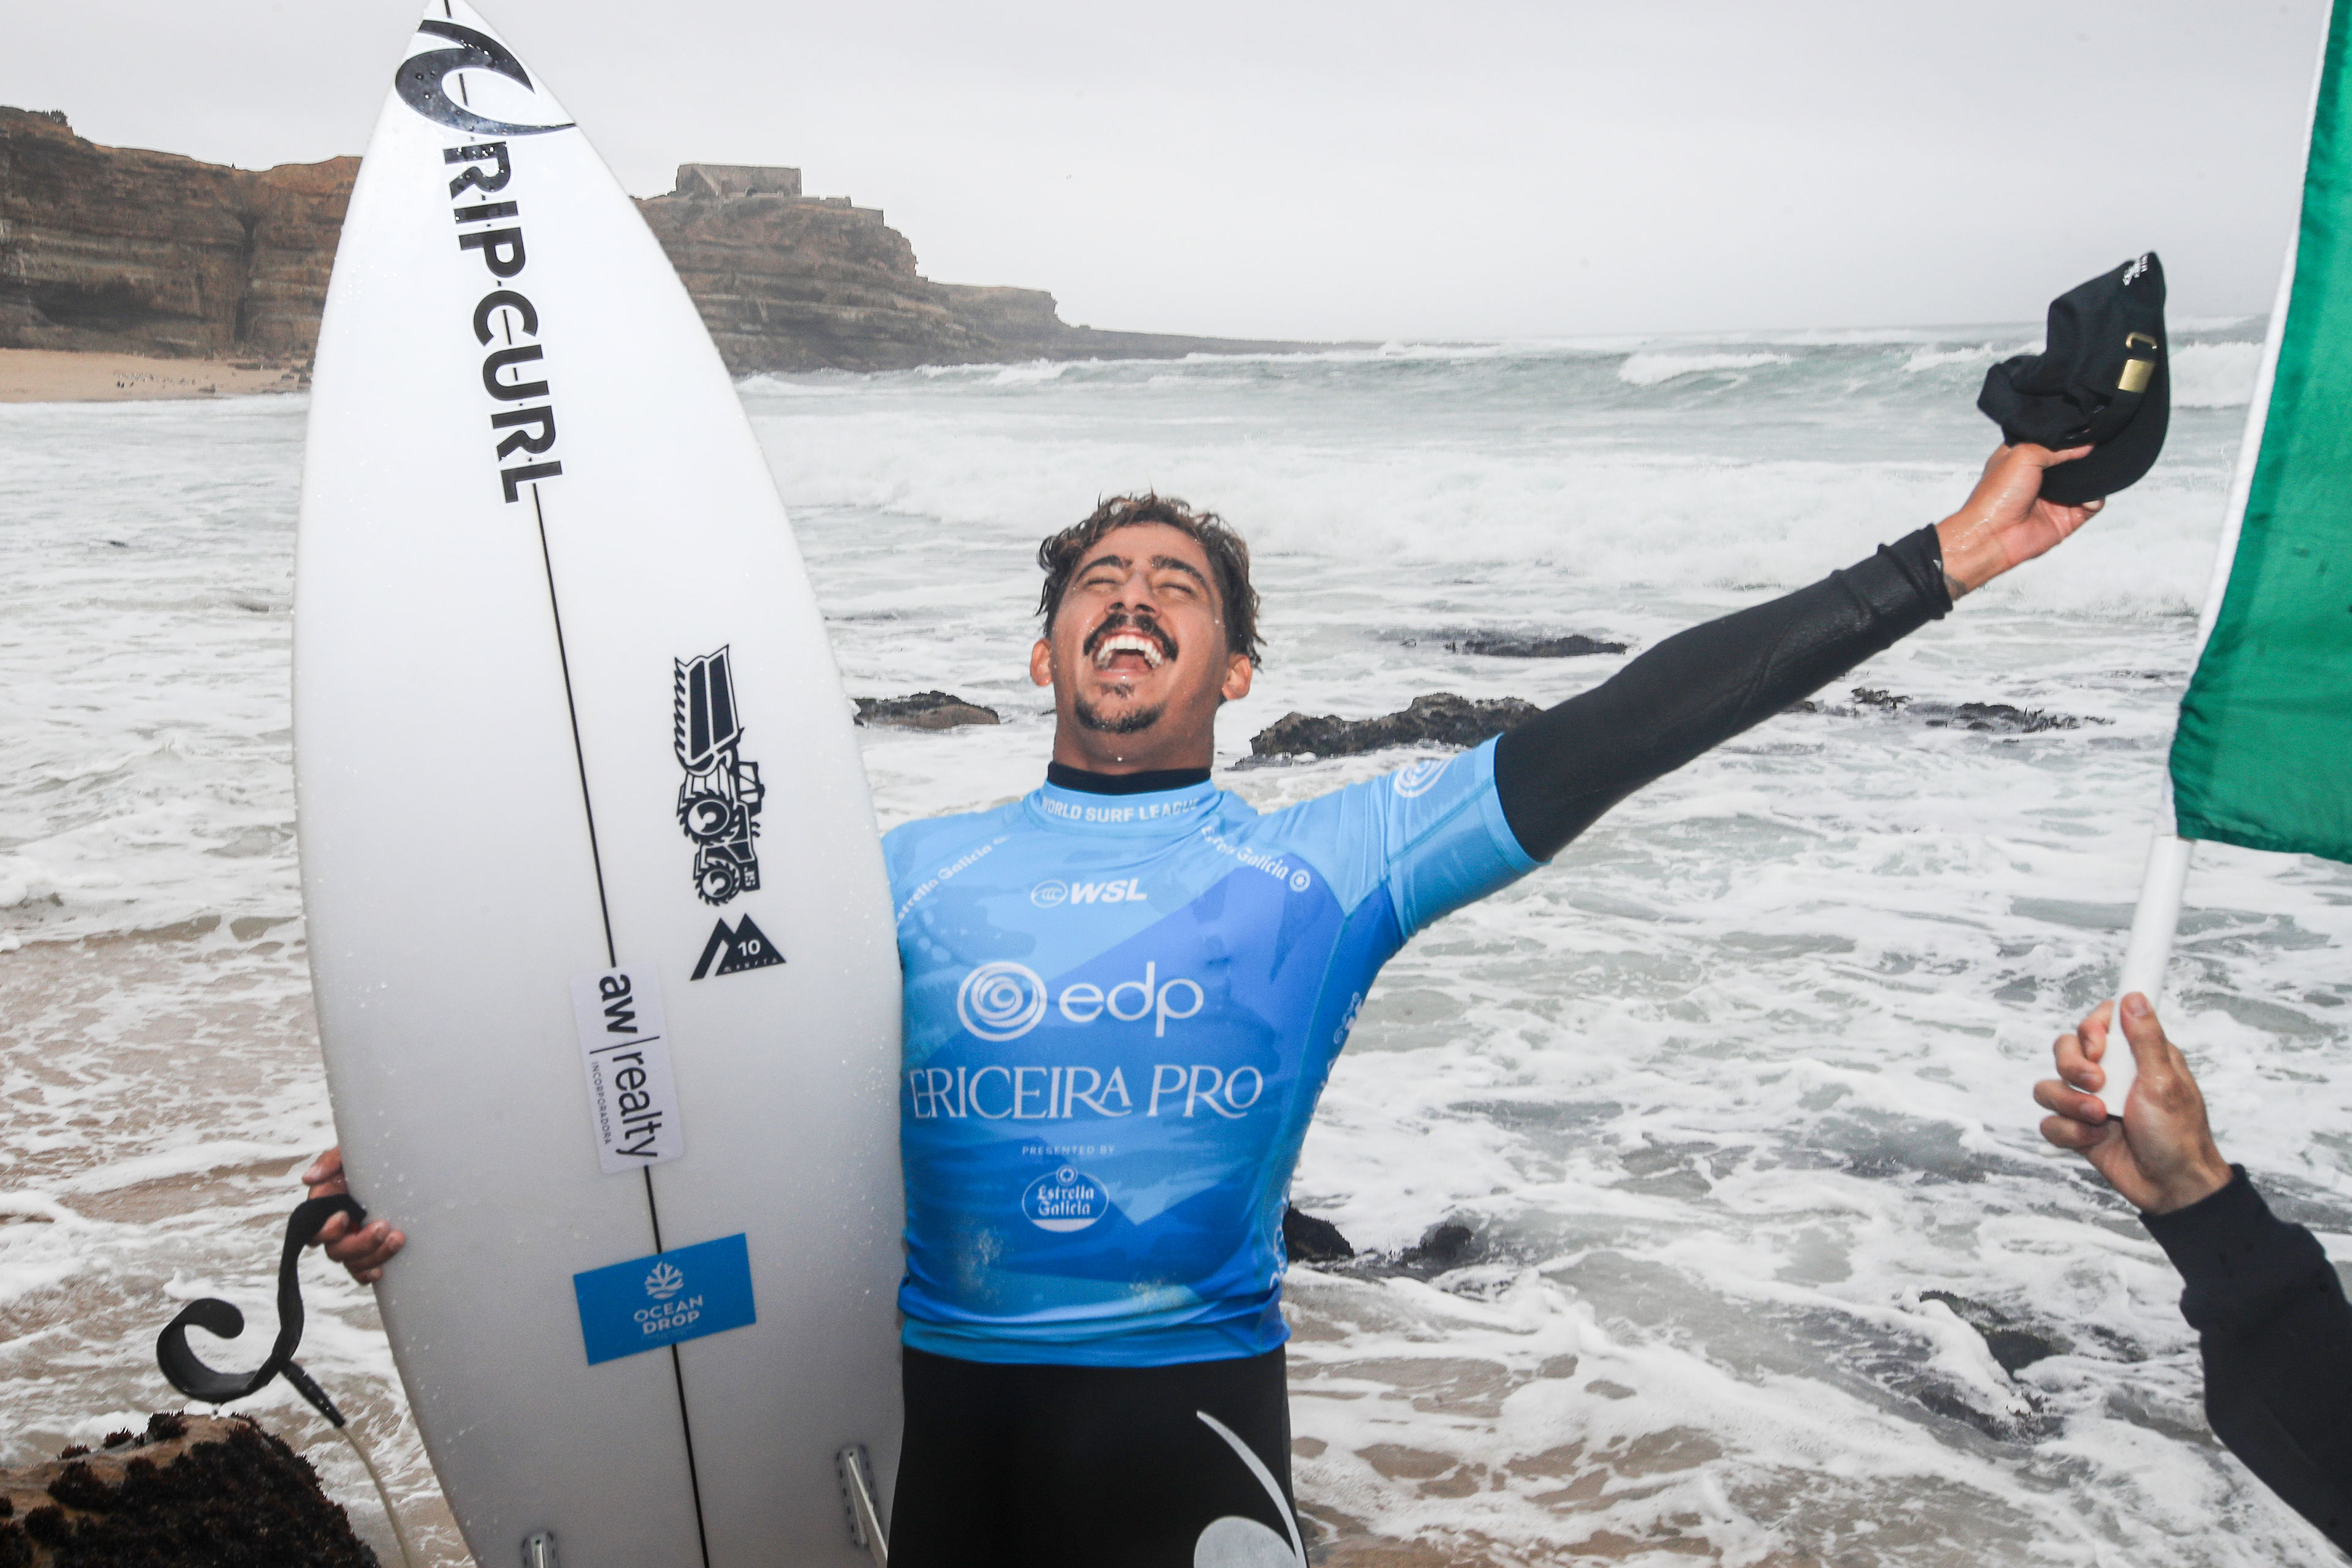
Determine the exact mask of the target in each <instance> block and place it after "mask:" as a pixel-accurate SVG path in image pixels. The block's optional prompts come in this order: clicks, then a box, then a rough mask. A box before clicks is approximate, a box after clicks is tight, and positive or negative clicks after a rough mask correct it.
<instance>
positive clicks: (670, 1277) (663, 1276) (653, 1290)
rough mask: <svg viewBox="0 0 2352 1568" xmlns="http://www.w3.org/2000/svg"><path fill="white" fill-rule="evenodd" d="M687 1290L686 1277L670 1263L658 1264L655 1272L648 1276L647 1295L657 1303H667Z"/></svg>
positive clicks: (655, 1266)
mask: <svg viewBox="0 0 2352 1568" xmlns="http://www.w3.org/2000/svg"><path fill="white" fill-rule="evenodd" d="M683 1289H686V1276H685V1275H683V1274H680V1273H679V1272H678V1271H677V1268H675V1267H674V1266H673V1265H671V1264H668V1263H656V1264H655V1265H654V1271H653V1272H652V1273H650V1274H648V1275H646V1295H648V1296H651V1297H653V1298H654V1299H655V1300H657V1301H667V1300H669V1299H670V1298H671V1297H672V1296H675V1295H677V1293H678V1292H679V1291H680V1290H683Z"/></svg>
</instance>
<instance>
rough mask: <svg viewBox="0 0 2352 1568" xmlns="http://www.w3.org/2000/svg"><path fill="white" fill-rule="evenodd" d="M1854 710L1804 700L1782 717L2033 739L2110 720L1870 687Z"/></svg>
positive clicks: (1856, 696) (1860, 691)
mask: <svg viewBox="0 0 2352 1568" xmlns="http://www.w3.org/2000/svg"><path fill="white" fill-rule="evenodd" d="M1853 700H1854V704H1855V706H1853V707H1852V708H1843V707H1840V706H1838V705H1837V704H1836V703H1833V702H1816V701H1814V700H1811V699H1810V698H1808V699H1807V700H1804V701H1802V702H1791V703H1790V704H1789V706H1788V707H1786V708H1784V709H1782V710H1781V711H1782V712H1784V713H1825V714H1828V715H1830V716H1832V717H1833V718H1840V719H1851V718H1854V717H1856V716H1858V715H1860V714H1862V713H1864V712H1875V713H1891V714H1896V715H1899V716H1900V717H1902V718H1905V719H1909V720H1913V721H1916V722H1918V723H1920V724H1922V725H1924V726H1926V727H1927V729H1930V730H1975V731H1988V732H1991V733H1996V734H2005V735H2034V734H2039V733H2041V732H2042V731H2044V730H2079V729H2081V728H2082V727H2083V726H2084V725H2085V724H2112V723H2114V722H2115V721H2114V720H2112V719H2096V718H2094V719H2078V718H2076V717H2075V716H2074V715H2073V714H2071V713H2045V712H2043V711H2042V710H2041V709H2039V708H2016V707H2012V706H2011V705H2010V704H2009V703H2006V702H1923V701H1920V700H1917V699H1916V698H1910V697H1906V696H1904V695H1902V694H1901V693H1900V692H1894V691H1882V690H1880V689H1878V688H1876V687H1873V686H1857V687H1855V688H1854V689H1853Z"/></svg>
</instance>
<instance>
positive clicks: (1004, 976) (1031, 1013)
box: [956, 960, 1045, 1040]
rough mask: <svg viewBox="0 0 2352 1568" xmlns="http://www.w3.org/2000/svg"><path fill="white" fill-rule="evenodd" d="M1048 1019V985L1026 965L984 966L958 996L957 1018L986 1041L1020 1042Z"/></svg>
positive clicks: (965, 981)
mask: <svg viewBox="0 0 2352 1568" xmlns="http://www.w3.org/2000/svg"><path fill="white" fill-rule="evenodd" d="M956 1016H957V1017H959V1018H961V1019H962V1020H963V1026H964V1027H965V1028H967V1029H969V1030H971V1032H972V1033H973V1034H974V1035H976V1036H978V1037H980V1038H982V1039H983V1040H1017V1039H1019V1038H1020V1037H1022V1036H1024V1035H1025V1034H1027V1033H1028V1032H1029V1031H1030V1030H1032V1029H1034V1028H1035V1027H1036V1026H1037V1021H1038V1020H1039V1019H1040V1018H1043V1017H1044V1016H1045V981H1043V980H1041V979H1039V978H1038V977H1037V972H1036V971H1035V970H1034V969H1032V968H1030V967H1029V966H1028V965H1027V964H1025V963H1013V962H1011V961H1010V960H1001V961H999V962H997V963H983V964H982V965H981V966H980V967H979V968H978V969H975V970H973V971H972V972H971V973H970V974H967V975H965V976H964V977H963V984H962V985H961V987H960V988H959V989H958V990H957V992H956Z"/></svg>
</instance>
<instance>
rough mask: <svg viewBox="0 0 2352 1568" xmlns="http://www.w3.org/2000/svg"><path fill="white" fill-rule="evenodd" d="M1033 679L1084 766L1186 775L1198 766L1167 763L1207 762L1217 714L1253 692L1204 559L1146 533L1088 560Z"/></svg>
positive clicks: (1176, 537)
mask: <svg viewBox="0 0 2352 1568" xmlns="http://www.w3.org/2000/svg"><path fill="white" fill-rule="evenodd" d="M1029 673H1030V676H1031V678H1032V679H1034V680H1035V681H1036V682H1037V684H1038V685H1040V686H1051V687H1053V688H1054V706H1055V713H1056V716H1057V717H1058V718H1059V719H1060V721H1061V723H1062V729H1063V732H1064V734H1065V735H1066V736H1067V737H1069V738H1070V739H1071V740H1073V741H1076V742H1078V743H1079V745H1080V747H1081V749H1083V750H1084V751H1085V752H1087V758H1088V760H1090V761H1092V762H1094V763H1097V765H1100V764H1103V763H1110V764H1113V765H1121V766H1129V767H1138V766H1177V767H1184V766H1197V765H1199V763H1197V762H1192V761H1189V760H1188V761H1184V762H1175V763H1170V762H1167V761H1165V760H1164V758H1165V755H1166V754H1167V753H1169V752H1171V748H1174V749H1176V750H1181V751H1182V752H1185V753H1187V754H1188V755H1189V753H1190V752H1192V751H1198V752H1200V753H1201V755H1200V758H1199V762H1205V761H1207V760H1208V753H1209V749H1210V743H1211V725H1212V724H1213V721H1214V720H1215V717H1216V710H1217V707H1218V705H1219V704H1220V703H1223V702H1226V701H1230V700H1234V699H1235V698H1238V697H1241V696H1244V695H1245V694H1246V693H1247V692H1248V690H1249V687H1250V676H1251V668H1250V661H1249V658H1248V657H1247V656H1246V655H1243V654H1234V653H1229V652H1228V651H1227V650H1226V647H1225V626H1224V617H1223V606H1222V605H1220V604H1219V603H1218V601H1217V592H1216V583H1215V579H1214V577H1213V575H1212V574H1211V570H1210V566H1209V558H1208V554H1207V552H1204V551H1203V550H1202V548H1201V546H1200V545H1199V543H1198V542H1195V541H1194V540H1193V539H1192V537H1191V536H1190V535H1189V534H1186V533H1185V532H1183V531H1181V529H1174V528H1171V527H1169V526H1168V525H1167V524H1165V523H1157V522H1150V523H1138V524H1136V525H1135V526H1133V527H1131V528H1121V529H1116V530H1114V531H1111V532H1109V533H1108V534H1105V535H1104V536H1103V537H1102V539H1101V540H1100V541H1099V542H1097V543H1096V545H1095V547H1094V548H1093V549H1092V550H1091V551H1089V552H1087V557H1086V559H1085V560H1084V561H1083V562H1081V563H1079V566H1078V569H1077V570H1076V572H1075V573H1073V574H1071V576H1070V584H1069V587H1068V589H1067V590H1066V592H1065V593H1064V595H1063V596H1062V603H1061V606H1060V608H1059V609H1058V610H1057V611H1056V612H1055V616H1054V624H1053V625H1052V626H1049V627H1047V628H1046V633H1045V637H1041V638H1039V639H1038V642H1037V646H1036V647H1035V648H1034V650H1032V652H1031V655H1030V659H1029ZM1061 751H1062V747H1061V746H1060V745H1059V744H1057V746H1056V748H1055V754H1056V755H1057V756H1059V755H1060V753H1061ZM1063 760H1064V761H1070V760H1072V759H1069V758H1064V759H1063Z"/></svg>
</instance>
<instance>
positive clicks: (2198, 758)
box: [2172, 0, 2352, 860]
mask: <svg viewBox="0 0 2352 1568" xmlns="http://www.w3.org/2000/svg"><path fill="white" fill-rule="evenodd" d="M2347 66H2352V0H2336V6H2335V15H2334V17H2333V19H2332V20H2331V22H2330V23H2329V25H2328V30H2327V44H2326V55H2325V56H2324V57H2323V58H2322V61H2321V65H2320V77H2319V92H2318V99H2317V102H2316V105H2315V109H2314V111H2313V119H2312V128H2311V153H2310V157H2309V161H2308V163H2306V164H2305V170H2304V184H2303V219H2302V224H2301V226H2300V228H2299V230H2298V234H2297V240H2296V245H2295V251H2294V263H2293V267H2294V274H2293V282H2292V285H2291V286H2290V288H2289V289H2288V290H2287V291H2286V295H2287V307H2286V310H2285V311H2284V314H2283V316H2282V317H2281V318H2280V319H2275V320H2273V321H2272V322H2271V337H2272V349H2271V354H2270V355H2266V356H2265V357H2266V359H2272V358H2273V356H2274V359H2273V363H2275V367H2276V368H2275V370H2274V371H2273V373H2272V374H2271V375H2270V376H2269V383H2270V384H2269V387H2268V390H2267V395H2266V396H2265V393H2264V388H2263V386H2262V384H2260V383H2257V384H2256V387H2255V394H2254V395H2255V407H2254V408H2253V409H2252V410H2251V411H2250V415H2251V417H2250V418H2249V420H2248V428H2247V432H2246V436H2247V440H2248V441H2249V442H2250V443H2254V444H2255V445H2256V450H2255V452H2254V453H2252V454H2251V456H2252V459H2253V462H2252V481H2251V483H2250V484H2249V486H2248V488H2247V490H2246V497H2245V503H2244V511H2243V513H2242V522H2241V523H2240V525H2239V528H2238V531H2237V534H2238V537H2237V548H2236V550H2235V552H2234V554H2233V557H2232V558H2231V560H2230V561H2229V562H2227V563H2225V569H2226V570H2227V571H2228V573H2229V578H2228V585H2227V587H2226V589H2225V590H2224V593H2223V596H2222V599H2221V611H2220V614H2219V615H2218V616H2216V617H2215V618H2214V621H2213V628H2212V632H2211V634H2210V637H2209V638H2208V640H2207V642H2206V644H2205V649H2204V654H2203V657H2202V658H2200V659H2199V661H2198V665H2197V671H2196V674H2195V675H2194V676H2193V677H2192V678H2191V679H2190V680H2189V692H2188V695H2187V696H2185V697H2184V698H2182V700H2181V703H2180V727H2179V731H2177V732H2176V733H2175V735H2174V738H2173V742H2172V790H2173V809H2174V816H2175V820H2176V822H2177V823H2178V828H2177V831H2178V832H2179V835H2180V837H2183V838H2216V839H2220V840H2221V841H2222V842H2223V843H2225V844H2242V845H2244V846H2246V847H2249V848H2253V849H2279V850H2285V851H2289V852H2291V853H2300V854H2311V855H2325V856H2326V857H2327V858H2330V859H2335V860H2352V70H2347ZM2247 456H2248V455H2247V454H2242V455H2241V457H2240V459H2239V461H2240V466H2241V471H2243V470H2244V466H2245V463H2246V458H2247Z"/></svg>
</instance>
